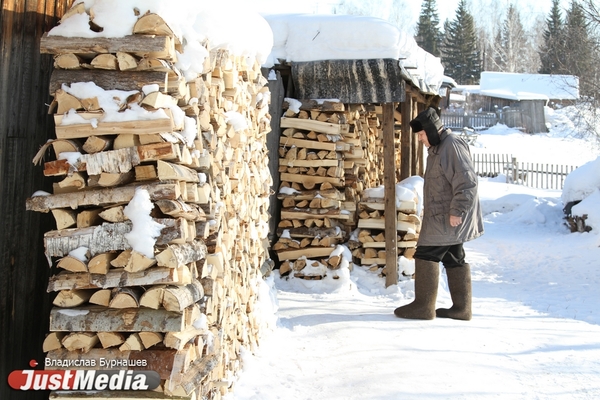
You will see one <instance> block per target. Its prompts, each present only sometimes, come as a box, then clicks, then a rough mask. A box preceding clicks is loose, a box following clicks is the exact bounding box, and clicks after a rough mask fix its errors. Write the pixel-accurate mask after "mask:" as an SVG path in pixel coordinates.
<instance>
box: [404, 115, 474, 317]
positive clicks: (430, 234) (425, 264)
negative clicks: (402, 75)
mask: <svg viewBox="0 0 600 400" xmlns="http://www.w3.org/2000/svg"><path fill="white" fill-rule="evenodd" d="M410 126H411V128H412V131H413V133H415V134H416V135H418V139H419V141H420V142H422V143H423V145H424V146H425V147H427V154H428V156H427V167H426V169H425V178H424V179H425V184H424V188H423V198H424V203H423V223H422V227H421V232H420V234H419V240H418V242H417V251H416V253H415V255H414V258H415V300H414V301H413V302H412V303H410V304H407V305H405V306H402V307H398V308H396V309H395V310H394V314H395V315H396V316H397V317H400V318H409V319H434V318H435V317H436V316H437V317H442V318H454V319H460V320H470V319H471V314H472V313H471V268H470V266H469V264H468V263H467V262H465V251H464V248H463V243H464V242H466V241H469V240H472V239H475V238H477V237H479V236H481V235H482V234H483V218H482V216H481V207H480V204H479V197H478V195H477V174H476V173H475V171H474V169H473V164H472V162H471V153H470V151H469V146H468V145H467V143H466V142H465V141H464V140H463V139H461V138H460V137H459V136H456V135H454V134H452V132H450V131H449V130H448V129H446V128H445V127H444V126H443V125H442V121H441V120H440V118H439V116H438V114H437V112H436V110H435V109H434V108H432V107H429V108H428V109H426V110H425V111H422V112H421V113H419V115H417V117H416V118H415V119H413V120H412V121H410ZM440 262H442V264H443V265H444V267H445V268H446V275H447V277H448V289H449V290H450V297H451V298H452V307H451V308H447V309H438V310H436V309H435V301H436V297H437V289H438V281H439V263H440Z"/></svg>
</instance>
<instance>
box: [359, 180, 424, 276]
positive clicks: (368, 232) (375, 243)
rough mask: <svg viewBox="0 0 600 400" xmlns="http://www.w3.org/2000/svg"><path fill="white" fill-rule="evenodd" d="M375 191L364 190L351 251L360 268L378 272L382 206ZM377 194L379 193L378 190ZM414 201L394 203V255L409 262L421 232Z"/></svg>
mask: <svg viewBox="0 0 600 400" xmlns="http://www.w3.org/2000/svg"><path fill="white" fill-rule="evenodd" d="M377 192H378V191H377V190H373V191H366V193H365V197H363V198H362V200H361V201H360V202H359V204H358V209H359V215H358V218H359V220H358V232H357V234H356V237H355V238H353V240H354V241H355V242H358V243H360V244H359V245H358V246H356V247H357V248H355V249H354V250H353V251H352V255H353V257H354V258H355V259H357V260H358V261H359V262H358V263H359V264H360V265H362V266H366V267H368V268H370V270H371V271H373V272H378V273H380V272H381V268H382V266H384V265H385V264H386V251H385V245H386V237H385V215H384V210H385V204H384V199H383V198H382V197H380V196H377ZM379 193H382V190H380V191H379ZM366 196H372V197H366ZM417 201H418V200H417V198H416V197H415V199H414V200H411V199H404V200H400V201H397V202H396V207H397V216H396V229H397V235H398V236H397V237H396V241H397V243H398V256H404V257H405V258H407V259H412V257H413V255H414V253H415V250H416V245H417V239H418V237H419V231H420V230H421V218H420V217H419V215H418V213H417V209H418V204H417Z"/></svg>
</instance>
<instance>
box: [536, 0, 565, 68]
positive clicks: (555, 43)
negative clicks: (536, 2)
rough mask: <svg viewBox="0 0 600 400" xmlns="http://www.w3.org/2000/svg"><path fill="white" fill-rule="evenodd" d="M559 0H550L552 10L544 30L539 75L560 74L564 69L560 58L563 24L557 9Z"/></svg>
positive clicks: (562, 44) (562, 50) (562, 51)
mask: <svg viewBox="0 0 600 400" xmlns="http://www.w3.org/2000/svg"><path fill="white" fill-rule="evenodd" d="M559 3H560V0H552V9H551V10H550V15H549V16H548V19H547V20H546V22H547V27H546V29H545V30H544V44H543V45H542V47H541V49H540V62H541V67H540V70H539V73H540V74H560V73H562V72H563V70H564V67H563V63H562V60H561V56H562V54H563V53H564V50H565V47H564V46H565V44H564V32H563V31H564V29H565V28H564V22H563V19H562V16H561V13H560V8H559Z"/></svg>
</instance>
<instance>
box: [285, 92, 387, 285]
mask: <svg viewBox="0 0 600 400" xmlns="http://www.w3.org/2000/svg"><path fill="white" fill-rule="evenodd" d="M283 107H284V110H285V114H284V117H283V118H282V120H281V127H282V136H281V139H280V149H279V152H280V154H279V155H280V159H279V172H280V177H281V181H282V184H281V187H280V190H279V195H278V197H279V199H281V201H282V212H281V222H280V223H279V227H278V232H277V234H278V238H279V239H278V241H277V243H276V244H275V245H274V250H276V251H277V253H278V257H279V260H280V262H281V265H280V274H281V275H282V276H286V275H287V274H289V273H291V272H292V271H293V272H294V276H295V277H300V278H304V279H319V278H322V277H323V276H324V274H326V272H327V269H335V268H337V267H338V263H339V257H338V253H337V251H335V252H334V249H335V246H336V245H337V244H340V243H347V240H348V239H349V237H350V233H351V232H353V231H354V230H355V229H356V227H357V223H358V220H357V204H358V202H359V201H360V199H361V196H362V194H363V191H364V190H365V189H368V188H374V187H378V186H379V185H381V184H382V182H383V176H384V171H383V146H382V142H383V141H382V139H383V129H382V126H381V124H380V116H381V113H382V111H381V106H375V105H371V104H343V103H340V102H335V101H322V102H318V101H316V100H307V101H303V102H300V101H298V100H294V99H287V100H286V102H285V103H284V105H283ZM342 173H343V176H342V175H341V174H342ZM332 254H333V256H332ZM323 266H326V268H324V267H323Z"/></svg>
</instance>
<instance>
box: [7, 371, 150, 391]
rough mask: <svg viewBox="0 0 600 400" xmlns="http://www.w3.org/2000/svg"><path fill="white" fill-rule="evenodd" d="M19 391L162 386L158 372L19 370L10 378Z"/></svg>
mask: <svg viewBox="0 0 600 400" xmlns="http://www.w3.org/2000/svg"><path fill="white" fill-rule="evenodd" d="M8 384H9V386H10V387H11V388H13V389H16V390H152V389H156V388H157V387H158V385H159V384H160V376H159V375H158V372H156V371H133V370H113V371H96V370H54V371H51V370H32V369H29V370H17V371H13V372H11V373H10V375H9V376H8Z"/></svg>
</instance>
